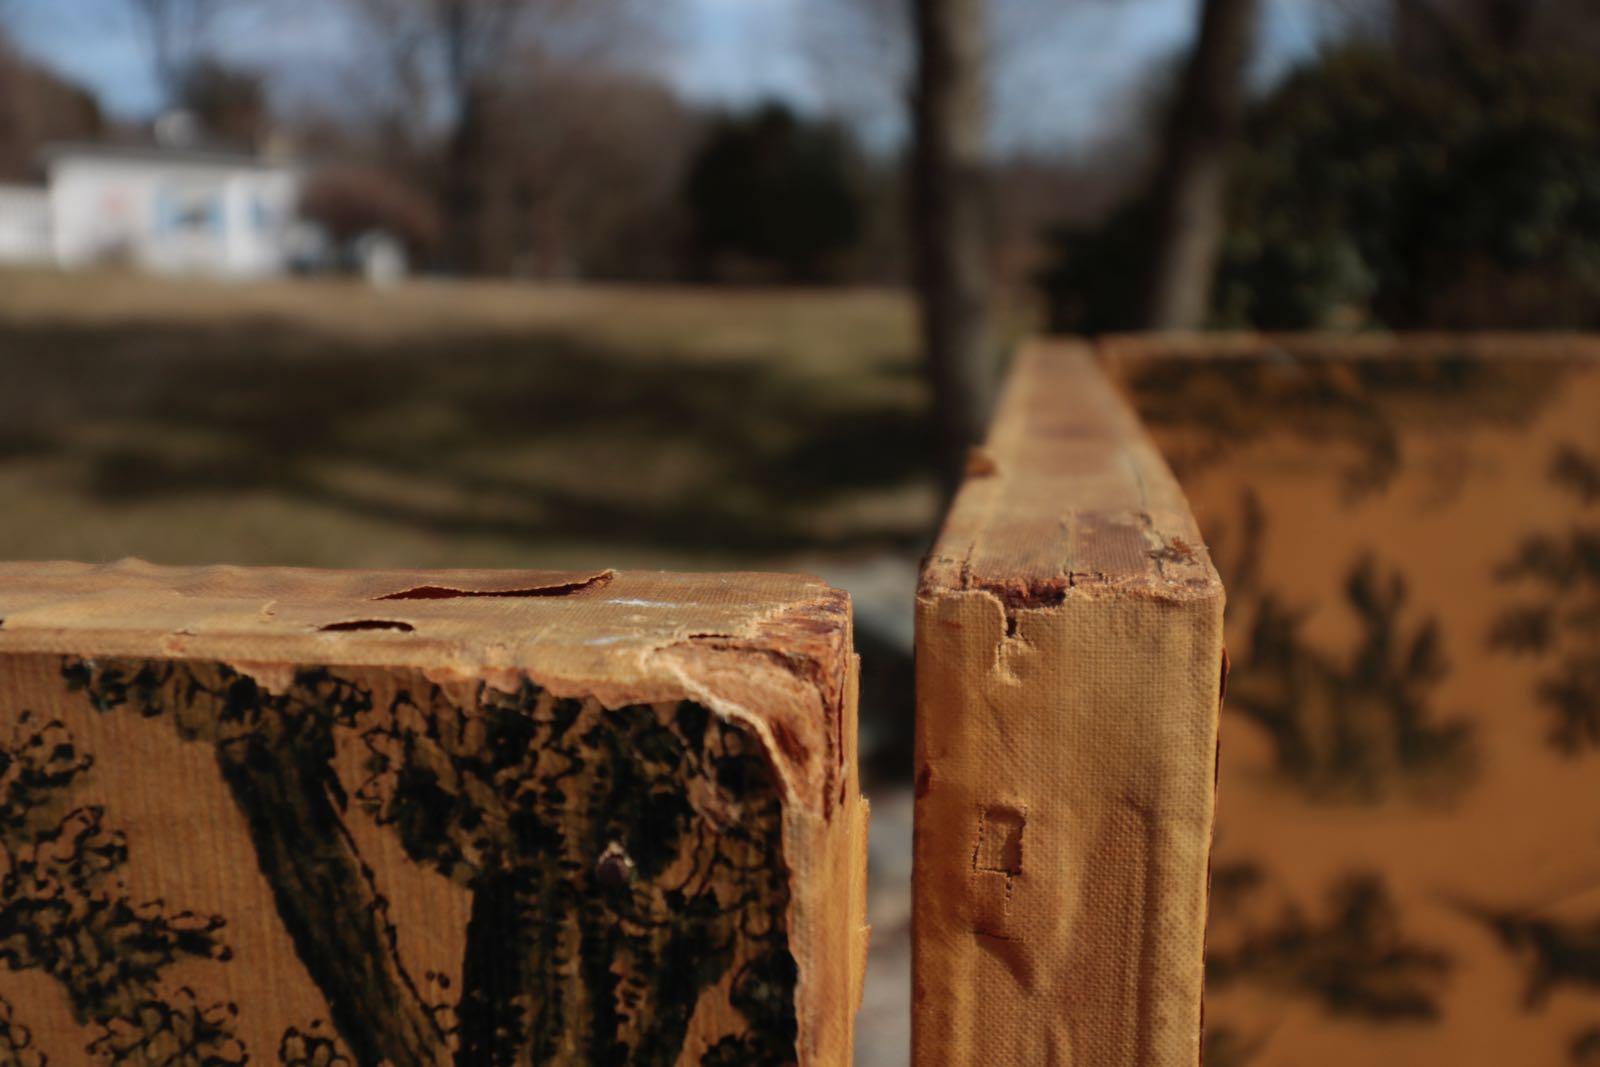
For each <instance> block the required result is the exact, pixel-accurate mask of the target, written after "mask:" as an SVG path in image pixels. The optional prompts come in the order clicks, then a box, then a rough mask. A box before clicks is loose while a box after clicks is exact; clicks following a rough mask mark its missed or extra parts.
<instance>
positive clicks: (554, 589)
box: [373, 571, 613, 600]
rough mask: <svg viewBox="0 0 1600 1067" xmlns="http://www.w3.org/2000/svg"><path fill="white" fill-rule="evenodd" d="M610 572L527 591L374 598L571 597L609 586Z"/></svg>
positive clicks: (429, 588)
mask: <svg viewBox="0 0 1600 1067" xmlns="http://www.w3.org/2000/svg"><path fill="white" fill-rule="evenodd" d="M612 577H613V576H612V573H611V572H610V571H607V572H605V573H604V574H597V575H595V576H594V577H593V578H585V579H583V580H582V581H579V582H563V583H561V584H560V585H536V586H530V587H529V588H527V589H453V588H451V587H450V586H445V585H419V586H414V587H412V588H410V589H402V590H400V592H398V593H389V594H387V595H386V596H380V597H374V598H373V599H375V600H455V599H459V598H466V597H539V596H571V595H572V594H573V593H581V592H583V591H584V590H585V589H599V588H601V587H602V586H606V585H610V584H611V579H612Z"/></svg>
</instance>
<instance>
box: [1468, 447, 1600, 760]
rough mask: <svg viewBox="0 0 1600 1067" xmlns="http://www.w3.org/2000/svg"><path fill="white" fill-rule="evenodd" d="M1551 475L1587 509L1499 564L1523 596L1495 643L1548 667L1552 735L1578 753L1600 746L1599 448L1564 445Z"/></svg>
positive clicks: (1502, 620)
mask: <svg viewBox="0 0 1600 1067" xmlns="http://www.w3.org/2000/svg"><path fill="white" fill-rule="evenodd" d="M1550 477H1551V479H1552V480H1553V481H1554V482H1555V483H1556V484H1558V485H1560V486H1561V487H1562V488H1563V489H1564V490H1566V491H1567V493H1568V494H1569V495H1570V496H1571V497H1573V498H1574V500H1575V502H1576V503H1577V504H1578V505H1580V506H1581V507H1582V509H1583V512H1582V516H1583V517H1582V518H1580V519H1579V520H1578V521H1575V522H1574V523H1573V524H1572V526H1571V527H1570V528H1569V529H1567V530H1566V531H1564V532H1559V533H1538V534H1534V535H1533V536H1531V537H1528V538H1527V539H1525V540H1524V541H1523V543H1522V545H1521V546H1520V547H1519V548H1518V550H1517V552H1516V555H1515V556H1514V557H1513V558H1512V559H1511V560H1509V561H1508V562H1507V563H1506V564H1505V566H1504V567H1502V568H1501V569H1500V573H1499V575H1498V576H1499V578H1500V579H1501V580H1502V581H1504V582H1507V583H1513V584H1515V585H1516V586H1517V587H1518V588H1519V589H1521V590H1524V591H1525V593H1526V596H1525V599H1523V600H1522V601H1521V602H1520V603H1518V604H1516V605H1514V606H1512V607H1510V608H1508V609H1507V610H1506V611H1504V612H1503V613H1502V614H1501V615H1500V617H1499V619H1498V620H1496V623H1495V627H1494V630H1493V632H1492V633H1491V635H1490V643H1491V644H1492V645H1494V646H1495V647H1498V648H1503V649H1506V650H1509V651H1511V652H1514V653H1518V654H1522V655H1527V656H1531V657H1533V658H1535V659H1537V660H1538V661H1539V663H1540V664H1541V665H1542V666H1543V667H1544V668H1545V673H1544V675H1543V677H1542V678H1541V679H1540V681H1539V688H1538V696H1539V702H1540V704H1541V705H1542V706H1543V707H1544V708H1545V709H1546V710H1547V711H1548V713H1549V716H1550V727H1549V738H1550V743H1551V744H1552V745H1554V746H1555V747H1556V748H1557V749H1558V750H1559V751H1561V752H1562V753H1564V754H1566V755H1568V756H1577V755H1580V754H1582V753H1584V752H1586V751H1595V750H1600V519H1597V517H1596V515H1595V511H1594V509H1595V507H1596V505H1600V455H1597V454H1594V453H1590V452H1585V451H1583V450H1581V449H1578V448H1576V447H1573V446H1570V445H1569V446H1565V447H1563V448H1561V449H1559V450H1558V451H1557V453H1556V455H1555V457H1554V459H1553V460H1552V461H1551V464H1550Z"/></svg>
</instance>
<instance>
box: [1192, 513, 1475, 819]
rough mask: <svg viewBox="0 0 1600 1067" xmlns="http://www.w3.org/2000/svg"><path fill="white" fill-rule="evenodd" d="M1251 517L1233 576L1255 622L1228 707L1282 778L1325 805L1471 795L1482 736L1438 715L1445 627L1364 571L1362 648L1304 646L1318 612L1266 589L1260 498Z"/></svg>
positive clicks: (1385, 579)
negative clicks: (1467, 789)
mask: <svg viewBox="0 0 1600 1067" xmlns="http://www.w3.org/2000/svg"><path fill="white" fill-rule="evenodd" d="M1243 514H1244V520H1243V522H1242V524H1241V530H1242V537H1241V539H1240V540H1241V545H1240V551H1239V552H1238V554H1237V559H1236V561H1235V564H1234V565H1233V566H1229V564H1228V563H1227V562H1226V561H1225V562H1224V563H1223V564H1222V566H1223V568H1224V570H1225V572H1226V573H1225V576H1224V579H1225V581H1227V582H1228V583H1229V584H1228V588H1229V597H1230V603H1229V610H1230V612H1234V613H1239V612H1245V613H1247V614H1246V616H1245V617H1246V618H1247V619H1248V620H1249V625H1248V631H1247V632H1248V635H1249V636H1248V639H1247V641H1246V643H1245V646H1244V648H1243V649H1242V650H1241V654H1240V656H1239V662H1238V666H1237V669H1236V670H1235V672H1234V674H1233V676H1232V678H1231V679H1230V683H1229V691H1228V701H1227V703H1228V707H1229V708H1230V709H1232V710H1234V711H1236V712H1239V713H1241V714H1243V715H1245V716H1248V717H1249V718H1251V719H1253V720H1254V721H1255V722H1256V723H1257V724H1259V725H1260V726H1261V727H1262V729H1264V730H1266V732H1267V734H1268V736H1269V737H1270V738H1271V740H1272V744H1273V748H1274V751H1275V754H1276V760H1277V764H1278V767H1279V769H1280V770H1281V771H1282V772H1283V774H1284V775H1285V776H1286V777H1287V778H1289V779H1290V780H1291V781H1293V782H1295V783H1296V784H1297V785H1299V786H1300V787H1301V788H1303V789H1304V790H1305V791H1306V792H1307V793H1308V794H1310V795H1312V796H1315V797H1318V798H1340V799H1354V800H1359V801H1363V802H1372V801H1378V800H1381V799H1383V798H1384V797H1385V796H1386V795H1387V794H1388V793H1389V792H1391V791H1392V790H1393V789H1394V788H1395V786H1396V785H1404V786H1406V787H1407V788H1409V789H1410V790H1411V791H1413V792H1417V793H1420V794H1427V795H1432V796H1438V795H1443V794H1448V793H1450V792H1452V791H1453V790H1455V789H1457V788H1459V787H1460V786H1461V785H1462V784H1464V783H1465V782H1466V781H1467V780H1468V778H1469V777H1470V775H1471V773H1472V771H1473V770H1474V769H1475V766H1476V753H1475V749H1474V744H1473V736H1472V731H1471V727H1470V724H1468V723H1467V722H1465V721H1463V720H1461V719H1459V718H1455V719H1443V718H1441V716H1440V714H1439V711H1438V709H1437V707H1436V706H1435V700H1434V695H1433V692H1434V690H1435V688H1436V687H1437V686H1438V685H1439V683H1440V682H1442V681H1443V680H1444V678H1445V677H1446V676H1447V675H1448V673H1449V664H1448V662H1447V661H1446V659H1445V656H1444V651H1443V638H1442V635H1441V630H1440V627H1439V623H1438V620H1437V619H1435V618H1433V617H1431V616H1428V617H1423V618H1421V619H1418V620H1416V621H1411V619H1410V618H1408V616H1409V615H1410V614H1411V613H1410V612H1409V611H1408V601H1409V599H1410V594H1409V590H1408V588H1407V585H1406V581H1405V579H1404V577H1403V576H1402V575H1400V574H1399V573H1396V572H1385V571H1384V570H1383V569H1382V568H1380V566H1379V565H1378V563H1377V561H1376V560H1375V559H1374V558H1373V557H1371V556H1364V557H1362V558H1360V559H1359V560H1357V562H1356V563H1355V565H1354V566H1353V567H1352V568H1351V570H1350V571H1349V573H1348V575H1347V577H1346V579H1345V583H1344V598H1345V603H1346V604H1347V606H1348V607H1349V609H1350V611H1351V612H1352V613H1353V615H1354V616H1355V618H1356V621H1357V623H1358V626H1359V631H1358V632H1359V636H1358V638H1357V641H1356V644H1355V646H1354V647H1353V648H1352V649H1351V650H1350V651H1348V652H1346V653H1343V654H1334V653H1330V652H1328V651H1327V650H1325V649H1323V648H1321V647H1319V646H1317V645H1316V644H1314V643H1312V642H1311V641H1309V640H1308V639H1307V638H1306V637H1305V636H1304V633H1303V628H1304V626H1305V623H1306V620H1307V618H1308V617H1309V613H1308V612H1306V611H1302V610H1297V609H1294V608H1291V607H1288V606H1286V605H1285V604H1284V603H1283V602H1282V599H1281V598H1280V596H1279V595H1278V594H1277V593H1276V592H1274V591H1272V590H1270V589H1268V590H1263V589H1262V588H1261V584H1260V581H1259V577H1258V574H1257V570H1256V563H1255V561H1256V560H1257V559H1259V557H1260V543H1261V540H1262V535H1263V529H1264V520H1263V519H1262V517H1261V511H1260V506H1259V504H1258V503H1256V501H1255V500H1254V498H1253V497H1251V496H1249V495H1248V494H1247V495H1246V497H1245V503H1244V508H1243Z"/></svg>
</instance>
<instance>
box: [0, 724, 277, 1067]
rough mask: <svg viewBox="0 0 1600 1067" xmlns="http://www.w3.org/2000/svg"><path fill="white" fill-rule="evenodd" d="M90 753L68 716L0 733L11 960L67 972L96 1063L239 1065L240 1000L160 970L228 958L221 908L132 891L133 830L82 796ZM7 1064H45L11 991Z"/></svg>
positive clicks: (1, 836)
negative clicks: (206, 994)
mask: <svg viewBox="0 0 1600 1067" xmlns="http://www.w3.org/2000/svg"><path fill="white" fill-rule="evenodd" d="M92 765H93V760H92V758H91V757H90V756H89V755H87V754H86V753H84V752H82V751H81V750H80V749H79V748H78V747H77V746H76V745H75V743H74V742H73V739H72V737H71V736H70V735H69V734H68V733H67V730H66V729H65V727H64V726H63V725H62V724H61V723H59V722H54V721H50V722H41V721H39V719H38V718H36V717H35V716H34V715H33V714H31V713H29V712H26V711H25V712H23V713H22V714H21V715H20V716H18V718H17V720H16V721H15V723H14V725H13V728H12V734H11V736H10V737H3V738H0V965H3V966H5V967H6V968H8V969H10V970H15V971H22V970H38V971H43V972H45V973H46V974H48V975H50V976H51V977H52V978H54V979H55V980H56V981H57V982H58V983H60V985H61V986H62V988H63V989H64V990H65V992H66V994H67V998H68V1000H69V1002H70V1004H71V1007H72V1013H73V1015H74V1017H75V1018H76V1019H77V1020H78V1021H79V1022H80V1023H82V1024H85V1025H87V1026H90V1027H92V1029H93V1032H94V1034H95V1037H94V1039H93V1041H92V1042H91V1043H90V1045H89V1046H88V1048H87V1049H86V1050H85V1051H86V1052H87V1053H88V1054H89V1055H90V1056H92V1057H94V1058H95V1059H96V1060H97V1061H98V1062H101V1063H105V1064H119V1065H120V1064H127V1065H130V1067H131V1065H135V1064H138V1065H147V1064H162V1065H170V1067H242V1065H243V1064H245V1063H246V1062H247V1060H248V1056H247V1055H246V1054H245V1050H244V1048H243V1046H242V1045H240V1043H239V1042H238V1041H237V1040H236V1039H235V1038H234V1036H233V1034H232V1030H231V1027H232V1019H233V1010H232V1008H231V1007H230V1006H229V1005H226V1004H208V1003H204V1002H202V1001H201V1000H199V999H197V998H196V996H195V995H194V993H193V992H191V991H190V990H188V989H184V988H179V989H176V990H170V989H167V988H165V987H164V985H163V983H162V982H161V973H162V972H163V971H164V970H166V969H167V968H168V967H169V966H171V965H172V964H174V963H177V962H179V961H181V960H185V959H213V960H226V959H227V958H228V955H229V954H228V950H227V948H226V947H225V946H224V945H223V944H222V942H221V939H220V937H219V931H220V929H221V927H222V925H223V923H222V919H221V918H219V917H217V916H209V915H198V914H195V913H194V912H189V911H179V912H171V913H169V912H168V911H167V909H166V907H165V906H164V905H163V904H162V903H161V902H160V901H150V902H141V901H138V900H135V899H133V898H132V897H130V896H129V895H128V890H127V887H126V886H125V885H124V884H123V881H122V876H121V871H122V868H123V867H124V866H125V864H126V863H127V858H128V846H127V842H126V840H125V839H124V838H123V835H122V834H121V833H119V832H118V831H116V830H114V829H110V828H108V827H107V826H106V825H105V821H104V813H103V812H102V811H101V810H100V809H99V808H97V807H82V806H77V805H76V804H75V802H74V800H73V792H74V789H75V787H76V786H77V785H78V784H79V782H80V781H81V780H82V779H83V777H84V776H85V775H86V774H87V773H88V772H89V769H90V767H91V766H92ZM0 1063H3V1064H6V1065H7V1067H10V1065H13V1064H15V1065H17V1067H44V1064H45V1058H44V1056H43V1055H42V1054H41V1053H39V1051H38V1050H37V1049H35V1048H33V1046H32V1038H31V1034H30V1033H29V1031H28V1029H27V1027H26V1026H24V1025H23V1024H22V1023H21V1022H20V1021H18V1020H16V1019H14V1018H13V1017H12V1013H11V1009H10V1006H9V1005H7V1004H4V1003H3V1002H0Z"/></svg>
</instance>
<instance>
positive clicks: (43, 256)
mask: <svg viewBox="0 0 1600 1067" xmlns="http://www.w3.org/2000/svg"><path fill="white" fill-rule="evenodd" d="M54 255H55V253H54V251H53V249H52V248H51V245H50V193H49V191H48V190H46V189H43V188H40V187H36V186H32V185H0V263H9V264H17V263H48V262H50V261H51V259H52V258H54Z"/></svg>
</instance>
